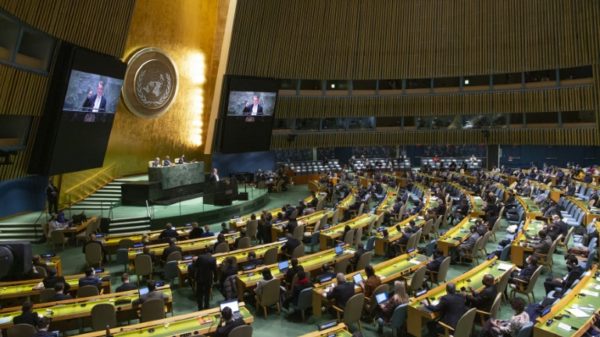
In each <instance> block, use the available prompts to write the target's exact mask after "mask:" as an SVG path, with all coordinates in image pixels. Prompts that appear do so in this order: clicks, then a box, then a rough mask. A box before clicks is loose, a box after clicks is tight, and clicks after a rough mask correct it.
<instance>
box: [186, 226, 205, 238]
mask: <svg viewBox="0 0 600 337" xmlns="http://www.w3.org/2000/svg"><path fill="white" fill-rule="evenodd" d="M203 233H204V230H203V229H202V228H193V229H192V230H191V231H190V233H189V234H188V238H190V239H197V238H200V237H202V234H203Z"/></svg>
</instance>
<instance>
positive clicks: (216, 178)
mask: <svg viewBox="0 0 600 337" xmlns="http://www.w3.org/2000/svg"><path fill="white" fill-rule="evenodd" d="M220 179H221V178H219V170H217V168H216V167H215V168H213V169H212V172H211V173H210V177H208V181H209V182H211V183H217V182H219V180H220Z"/></svg>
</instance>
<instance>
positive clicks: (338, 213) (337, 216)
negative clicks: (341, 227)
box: [331, 208, 343, 226]
mask: <svg viewBox="0 0 600 337" xmlns="http://www.w3.org/2000/svg"><path fill="white" fill-rule="evenodd" d="M341 216H343V211H342V209H341V208H340V209H336V210H335V212H333V216H332V217H331V225H332V226H335V225H337V223H338V221H339V219H340V217H341Z"/></svg>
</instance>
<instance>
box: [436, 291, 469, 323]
mask: <svg viewBox="0 0 600 337" xmlns="http://www.w3.org/2000/svg"><path fill="white" fill-rule="evenodd" d="M465 302H466V299H465V297H464V296H462V295H458V294H446V295H444V296H442V297H441V298H440V302H439V303H438V304H437V305H428V306H427V308H428V309H429V310H431V311H435V312H439V313H440V321H442V322H444V323H446V324H448V325H449V326H451V327H452V328H456V324H457V323H458V320H459V319H460V318H461V317H462V315H463V314H464V313H465V312H466V311H467V306H466V305H465Z"/></svg>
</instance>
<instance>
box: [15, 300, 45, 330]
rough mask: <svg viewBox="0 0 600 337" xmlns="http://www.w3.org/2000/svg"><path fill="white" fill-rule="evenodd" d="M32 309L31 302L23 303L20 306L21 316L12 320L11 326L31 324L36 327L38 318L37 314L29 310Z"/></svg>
mask: <svg viewBox="0 0 600 337" xmlns="http://www.w3.org/2000/svg"><path fill="white" fill-rule="evenodd" d="M32 308H33V304H31V302H25V303H23V305H22V306H21V314H20V315H19V316H15V318H13V324H31V325H33V326H38V324H39V322H40V316H38V314H37V312H33V311H32V310H31V309H32Z"/></svg>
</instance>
